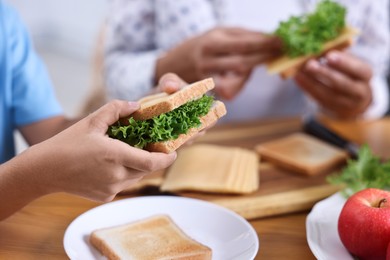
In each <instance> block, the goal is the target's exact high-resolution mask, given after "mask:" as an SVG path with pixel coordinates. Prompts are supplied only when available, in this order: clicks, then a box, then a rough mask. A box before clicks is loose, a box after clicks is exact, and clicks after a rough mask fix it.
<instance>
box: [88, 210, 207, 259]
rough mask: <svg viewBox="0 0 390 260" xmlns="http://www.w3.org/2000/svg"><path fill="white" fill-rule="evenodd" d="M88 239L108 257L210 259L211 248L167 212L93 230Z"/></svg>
mask: <svg viewBox="0 0 390 260" xmlns="http://www.w3.org/2000/svg"><path fill="white" fill-rule="evenodd" d="M89 242H90V243H91V244H92V245H93V246H94V247H95V248H96V249H97V250H98V251H99V252H100V253H101V254H102V255H104V256H106V257H107V258H108V259H109V260H113V259H193V260H210V259H211V257H212V249H211V248H210V247H208V246H206V245H203V244H201V243H199V242H198V241H196V240H194V239H192V238H191V237H189V236H188V235H187V234H186V233H185V232H184V231H183V230H182V229H181V228H180V227H179V226H177V225H176V223H175V222H174V221H173V220H172V219H171V218H170V217H169V216H167V215H155V216H151V217H147V218H144V219H140V220H138V221H134V222H131V223H127V224H124V225H121V226H116V227H108V228H104V229H99V230H94V231H93V232H92V233H91V234H90V236H89Z"/></svg>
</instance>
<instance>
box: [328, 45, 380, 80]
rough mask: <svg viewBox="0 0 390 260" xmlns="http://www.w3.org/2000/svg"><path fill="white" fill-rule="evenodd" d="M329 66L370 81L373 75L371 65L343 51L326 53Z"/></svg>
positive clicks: (356, 77) (355, 77) (353, 76)
mask: <svg viewBox="0 0 390 260" xmlns="http://www.w3.org/2000/svg"><path fill="white" fill-rule="evenodd" d="M325 58H326V60H327V62H328V66H330V67H333V68H334V69H336V70H339V71H341V72H343V73H345V74H347V75H349V76H350V77H352V78H354V79H360V80H364V81H369V80H370V79H371V77H372V69H371V67H370V66H369V65H368V64H367V63H365V62H363V61H362V60H360V59H358V58H357V57H355V56H353V55H351V54H349V53H346V52H341V51H337V50H334V51H330V52H328V53H327V54H326V55H325Z"/></svg>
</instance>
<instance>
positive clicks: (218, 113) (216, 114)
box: [145, 101, 226, 153]
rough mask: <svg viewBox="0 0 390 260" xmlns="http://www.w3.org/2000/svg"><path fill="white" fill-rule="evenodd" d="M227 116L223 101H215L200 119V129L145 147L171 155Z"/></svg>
mask: <svg viewBox="0 0 390 260" xmlns="http://www.w3.org/2000/svg"><path fill="white" fill-rule="evenodd" d="M225 114H226V108H225V105H224V104H223V103H222V102H221V101H214V103H213V105H212V107H211V108H210V111H209V112H208V113H207V114H206V115H204V116H203V117H201V118H200V122H201V125H200V126H199V127H198V128H192V129H190V130H189V131H188V132H187V134H181V135H179V137H178V138H176V139H174V140H168V141H165V142H158V143H151V144H148V145H147V146H146V147H145V150H147V151H150V152H162V153H170V152H173V151H175V150H176V149H177V148H179V147H180V146H181V145H182V144H184V143H185V142H187V141H188V140H189V139H191V138H192V137H193V136H194V135H195V134H197V133H198V132H199V131H201V130H203V129H205V128H207V127H209V126H211V125H213V124H214V123H215V122H216V121H217V120H218V119H219V118H221V117H222V116H224V115H225Z"/></svg>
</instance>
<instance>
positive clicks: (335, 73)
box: [295, 50, 372, 119]
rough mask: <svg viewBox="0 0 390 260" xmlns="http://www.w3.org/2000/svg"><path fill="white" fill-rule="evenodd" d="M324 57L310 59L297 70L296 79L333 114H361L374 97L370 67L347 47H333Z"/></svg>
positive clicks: (346, 117) (340, 116)
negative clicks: (350, 52)
mask: <svg viewBox="0 0 390 260" xmlns="http://www.w3.org/2000/svg"><path fill="white" fill-rule="evenodd" d="M323 60H324V61H325V62H320V61H319V60H315V59H311V60H310V61H308V62H307V63H306V64H305V65H304V67H303V68H302V69H300V71H299V72H298V73H297V75H296V77H295V80H296V82H297V83H298V85H299V86H300V87H301V88H302V89H303V90H304V91H306V92H307V93H308V94H309V95H310V96H312V97H313V98H314V99H315V100H316V101H317V102H318V103H319V104H320V106H322V108H323V109H324V110H325V111H327V112H329V113H331V114H332V115H333V116H336V117H339V118H345V119H352V118H356V117H358V116H360V115H361V114H362V113H363V112H364V111H365V110H366V108H367V107H368V106H369V105H370V103H371V100H372V93H371V87H370V79H371V77H372V70H371V67H370V66H369V65H368V64H367V63H365V62H364V61H362V60H360V59H359V58H357V57H356V56H353V55H352V54H349V53H347V52H344V51H336V50H333V51H330V52H329V53H327V54H326V55H325V56H324V58H323Z"/></svg>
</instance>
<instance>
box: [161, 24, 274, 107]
mask: <svg viewBox="0 0 390 260" xmlns="http://www.w3.org/2000/svg"><path fill="white" fill-rule="evenodd" d="M280 49H281V45H280V42H279V40H278V39H277V38H276V37H270V36H267V35H265V34H262V33H260V32H256V31H250V30H246V29H241V28H230V27H216V28H214V29H212V30H209V31H207V32H205V33H203V34H201V35H199V36H197V37H193V38H190V39H188V40H185V41H184V42H183V43H181V44H179V45H178V46H176V47H174V48H172V49H171V50H170V51H168V52H167V53H166V55H164V56H163V57H162V58H160V59H158V60H157V66H156V76H157V77H159V76H160V75H162V74H165V73H167V72H169V71H171V72H174V73H176V74H178V75H179V76H180V77H182V78H183V79H184V80H186V81H187V82H194V81H198V80H201V79H203V78H206V77H210V76H212V77H214V79H215V81H216V89H215V92H216V93H217V94H218V95H219V96H221V97H222V98H226V99H232V98H234V97H235V96H236V95H237V93H238V92H239V91H240V90H241V88H242V87H243V85H244V84H245V82H246V80H247V78H248V77H249V75H250V73H251V71H252V69H253V68H254V67H255V66H257V65H259V64H262V63H264V62H265V61H266V60H268V59H269V58H271V57H273V56H275V55H277V54H278V51H280Z"/></svg>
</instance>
